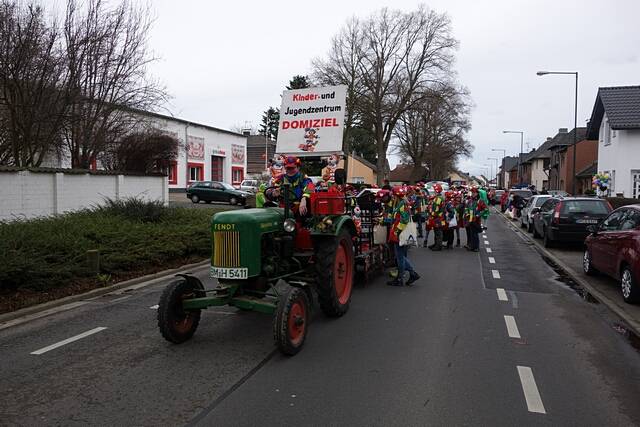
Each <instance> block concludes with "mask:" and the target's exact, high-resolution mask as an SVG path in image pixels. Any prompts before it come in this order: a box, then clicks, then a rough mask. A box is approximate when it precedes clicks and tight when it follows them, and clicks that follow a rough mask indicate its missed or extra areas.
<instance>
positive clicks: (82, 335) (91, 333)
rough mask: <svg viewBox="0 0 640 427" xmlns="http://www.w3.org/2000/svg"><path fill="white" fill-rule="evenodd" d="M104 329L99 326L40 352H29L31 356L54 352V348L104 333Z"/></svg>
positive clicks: (44, 348)
mask: <svg viewBox="0 0 640 427" xmlns="http://www.w3.org/2000/svg"><path fill="white" fill-rule="evenodd" d="M105 329H107V328H105V327H104V326H100V327H98V328H94V329H91V330H90V331H87V332H83V333H81V334H79V335H76V336H74V337H71V338H67V339H66V340H62V341H59V342H57V343H55V344H51V345H49V346H46V347H43V348H41V349H40V350H36V351H33V352H31V354H35V355H41V354H43V353H46V352H47V351H51V350H55V349H56V348H58V347H62V346H63V345H67V344H69V343H72V342H74V341H78V340H80V339H82V338H86V337H88V336H89V335H93V334H96V333H98V332H100V331H104V330H105Z"/></svg>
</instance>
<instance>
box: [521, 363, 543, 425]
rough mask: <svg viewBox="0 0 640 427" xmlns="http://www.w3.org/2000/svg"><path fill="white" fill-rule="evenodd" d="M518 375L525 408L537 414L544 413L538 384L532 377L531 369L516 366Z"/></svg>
mask: <svg viewBox="0 0 640 427" xmlns="http://www.w3.org/2000/svg"><path fill="white" fill-rule="evenodd" d="M518 375H519V376H520V382H521V383H522V391H523V392H524V398H525V400H526V401H527V409H529V412H536V413H538V414H546V413H547V411H545V409H544V405H543V404H542V398H540V392H538V386H537V385H536V380H535V378H533V371H532V370H531V368H529V367H527V366H518Z"/></svg>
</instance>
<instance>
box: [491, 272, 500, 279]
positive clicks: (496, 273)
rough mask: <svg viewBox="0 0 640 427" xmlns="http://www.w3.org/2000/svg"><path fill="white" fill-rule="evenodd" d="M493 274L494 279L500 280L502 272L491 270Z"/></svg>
mask: <svg viewBox="0 0 640 427" xmlns="http://www.w3.org/2000/svg"><path fill="white" fill-rule="evenodd" d="M491 274H492V275H493V278H494V279H499V278H500V272H499V271H498V270H491Z"/></svg>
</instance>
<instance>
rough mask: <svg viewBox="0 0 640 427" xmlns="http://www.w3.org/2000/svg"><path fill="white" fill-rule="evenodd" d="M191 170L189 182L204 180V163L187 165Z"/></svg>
mask: <svg viewBox="0 0 640 427" xmlns="http://www.w3.org/2000/svg"><path fill="white" fill-rule="evenodd" d="M187 167H188V168H189V182H194V181H203V180H204V165H203V164H202V163H187Z"/></svg>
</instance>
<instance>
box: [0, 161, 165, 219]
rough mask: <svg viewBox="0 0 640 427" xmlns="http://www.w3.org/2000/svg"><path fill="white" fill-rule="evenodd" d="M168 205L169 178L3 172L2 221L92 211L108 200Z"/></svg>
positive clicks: (0, 188) (0, 175) (0, 177)
mask: <svg viewBox="0 0 640 427" xmlns="http://www.w3.org/2000/svg"><path fill="white" fill-rule="evenodd" d="M129 197H136V198H142V199H145V200H157V201H161V202H162V203H163V204H164V205H165V206H167V205H168V204H169V187H168V185H167V177H166V176H136V175H106V174H89V173H84V174H78V173H75V172H74V173H65V172H55V171H54V172H48V171H47V172H41V171H38V172H32V171H29V170H22V171H0V221H3V220H12V219H18V218H35V217H39V216H48V215H54V214H61V213H64V212H69V211H75V210H79V209H84V208H90V207H92V206H95V205H99V204H101V203H103V202H104V200H105V199H106V198H111V199H122V198H129Z"/></svg>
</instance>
